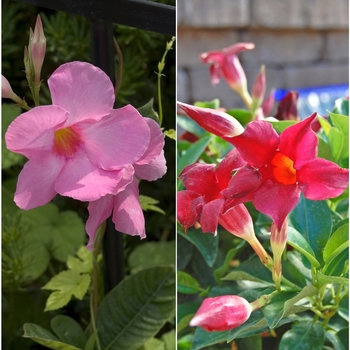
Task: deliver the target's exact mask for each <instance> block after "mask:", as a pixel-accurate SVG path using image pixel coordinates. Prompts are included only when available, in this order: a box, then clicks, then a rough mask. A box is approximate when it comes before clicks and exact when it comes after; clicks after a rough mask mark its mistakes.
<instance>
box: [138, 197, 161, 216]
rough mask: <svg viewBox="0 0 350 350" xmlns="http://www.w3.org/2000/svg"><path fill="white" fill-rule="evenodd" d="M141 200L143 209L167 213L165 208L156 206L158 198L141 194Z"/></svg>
mask: <svg viewBox="0 0 350 350" xmlns="http://www.w3.org/2000/svg"><path fill="white" fill-rule="evenodd" d="M139 200H140V205H141V208H142V210H144V211H147V210H151V211H156V212H158V213H161V214H163V215H165V212H164V210H163V209H161V208H159V207H157V206H156V204H158V203H159V201H157V200H156V199H154V198H152V197H147V196H143V195H140V196H139Z"/></svg>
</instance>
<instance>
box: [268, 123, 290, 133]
mask: <svg viewBox="0 0 350 350" xmlns="http://www.w3.org/2000/svg"><path fill="white" fill-rule="evenodd" d="M269 123H270V124H271V125H272V126H273V128H274V129H275V130H276V131H277V133H279V134H280V133H281V132H282V131H283V130H285V129H287V128H288V127H290V126H292V125H294V124H296V123H297V122H296V121H294V120H280V121H277V122H275V121H273V122H272V121H269Z"/></svg>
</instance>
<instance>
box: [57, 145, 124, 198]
mask: <svg viewBox="0 0 350 350" xmlns="http://www.w3.org/2000/svg"><path fill="white" fill-rule="evenodd" d="M122 176H123V173H122V172H121V171H105V170H102V169H100V168H97V167H96V166H94V165H93V164H92V163H91V162H90V161H89V159H88V158H87V156H86V154H85V153H84V152H83V151H79V153H77V154H76V155H75V157H74V158H72V159H69V160H68V161H67V164H66V165H65V167H64V168H63V169H62V171H61V173H60V174H59V176H58V177H57V180H56V183H55V189H56V191H57V192H58V193H59V194H61V195H62V196H68V197H72V198H75V199H78V200H80V201H87V202H90V201H95V200H97V199H99V198H100V197H102V196H105V195H106V194H110V193H112V192H113V190H114V189H115V187H116V185H117V184H118V182H119V181H120V179H121V178H122Z"/></svg>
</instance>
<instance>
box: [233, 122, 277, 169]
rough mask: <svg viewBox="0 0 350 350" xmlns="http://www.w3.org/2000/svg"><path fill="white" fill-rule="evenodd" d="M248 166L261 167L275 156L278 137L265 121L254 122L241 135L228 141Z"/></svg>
mask: <svg viewBox="0 0 350 350" xmlns="http://www.w3.org/2000/svg"><path fill="white" fill-rule="evenodd" d="M229 142H231V143H232V144H233V145H234V146H235V147H236V148H237V149H238V151H239V153H240V154H241V156H242V158H243V159H244V160H245V161H246V162H247V163H248V164H250V165H253V166H256V167H261V166H263V165H265V164H266V163H268V162H269V161H270V160H271V159H272V157H273V156H274V155H275V152H276V149H277V147H278V143H279V136H278V134H277V132H276V131H275V130H274V129H273V127H272V125H271V124H270V123H268V122H265V121H260V120H259V121H254V122H251V123H249V124H248V125H247V127H246V129H245V131H244V133H243V134H242V135H239V136H236V137H233V138H231V139H230V140H229Z"/></svg>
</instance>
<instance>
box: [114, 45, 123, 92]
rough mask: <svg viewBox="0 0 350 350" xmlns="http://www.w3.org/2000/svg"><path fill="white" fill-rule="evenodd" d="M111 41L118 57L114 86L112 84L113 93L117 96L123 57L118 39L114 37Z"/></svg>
mask: <svg viewBox="0 0 350 350" xmlns="http://www.w3.org/2000/svg"><path fill="white" fill-rule="evenodd" d="M113 43H114V48H115V50H116V51H117V55H118V59H119V64H118V72H117V75H116V78H115V86H114V94H115V97H116V98H117V95H118V91H119V88H120V84H121V82H122V73H123V63H124V59H123V53H122V50H121V49H120V46H119V44H118V41H117V39H116V38H113Z"/></svg>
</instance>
